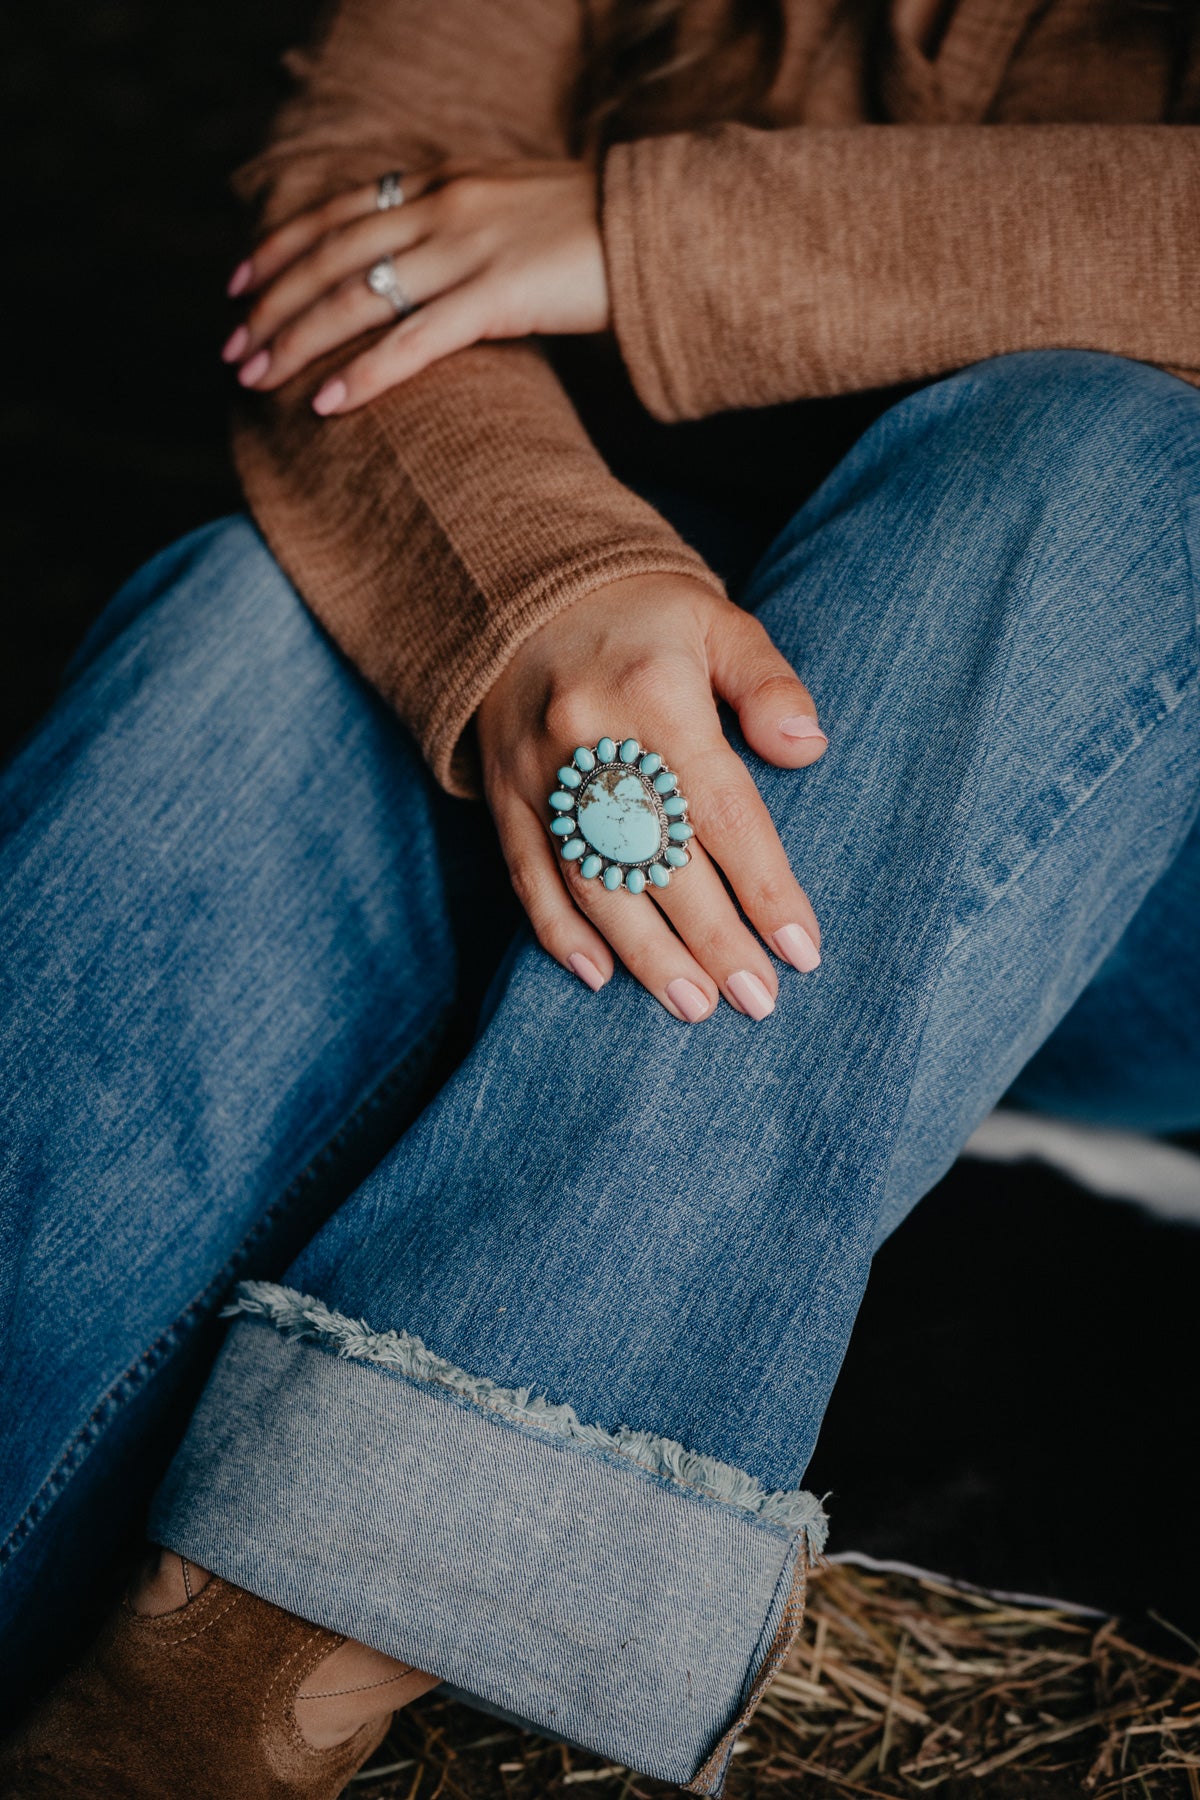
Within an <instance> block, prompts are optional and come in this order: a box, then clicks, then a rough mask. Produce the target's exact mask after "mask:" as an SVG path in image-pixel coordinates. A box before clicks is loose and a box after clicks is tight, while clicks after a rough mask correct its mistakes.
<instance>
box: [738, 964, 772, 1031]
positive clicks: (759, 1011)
mask: <svg viewBox="0 0 1200 1800" xmlns="http://www.w3.org/2000/svg"><path fill="white" fill-rule="evenodd" d="M726 985H727V986H728V988H729V991H730V993H731V994H732V995H733V997H734V999H735V1000H736V1001H737V1003H738V1005H739V1006H740V1007H741V1009H742V1011H743V1012H745V1013H749V1014H750V1017H751V1018H752V1019H765V1018H766V1017H767V1015H768V1014H769V1013H773V1012H774V1011H775V1002H774V1001H773V1000H772V998H771V990H770V988H769V987H768V986H767V984H766V982H765V981H760V980H759V978H758V976H757V975H754V974H752V973H751V971H750V970H749V969H739V970H738V971H737V973H736V975H731V976H730V977H729V980H728V982H727V984H726Z"/></svg>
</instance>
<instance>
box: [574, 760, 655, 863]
mask: <svg viewBox="0 0 1200 1800" xmlns="http://www.w3.org/2000/svg"><path fill="white" fill-rule="evenodd" d="M576 813H577V816H578V819H579V830H580V834H581V836H583V837H585V838H586V839H587V841H588V843H589V844H590V845H591V846H592V849H593V850H598V851H599V852H600V854H601V856H603V857H606V858H607V859H608V860H609V861H610V862H623V863H640V862H645V861H646V859H647V857H650V856H656V855H657V854H658V846H659V844H660V842H661V841H662V838H661V828H660V825H659V820H658V813H657V811H656V810H655V806H654V802H653V801H652V800H651V798H650V796H649V794H648V793H647V792H646V787H645V783H644V782H643V781H642V778H641V776H640V775H635V774H634V772H633V770H632V769H626V768H624V767H623V766H622V765H621V764H619V763H618V764H617V765H616V766H615V767H614V768H611V769H601V770H600V771H599V772H598V774H596V775H594V776H593V777H592V779H591V781H589V782H587V783H586V785H585V786H584V788H583V790H582V792H581V793H580V795H579V800H578V804H577V807H576Z"/></svg>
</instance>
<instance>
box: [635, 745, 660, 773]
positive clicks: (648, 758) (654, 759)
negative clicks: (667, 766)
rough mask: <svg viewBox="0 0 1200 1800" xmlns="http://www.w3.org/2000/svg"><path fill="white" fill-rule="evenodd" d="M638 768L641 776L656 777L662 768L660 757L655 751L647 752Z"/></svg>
mask: <svg viewBox="0 0 1200 1800" xmlns="http://www.w3.org/2000/svg"><path fill="white" fill-rule="evenodd" d="M638 768H639V769H640V770H641V771H642V774H643V775H657V774H658V771H659V770H660V769H661V768H662V757H661V756H660V755H659V754H658V751H657V750H647V752H646V754H645V756H643V758H642V760H641V762H640V763H639V764H638Z"/></svg>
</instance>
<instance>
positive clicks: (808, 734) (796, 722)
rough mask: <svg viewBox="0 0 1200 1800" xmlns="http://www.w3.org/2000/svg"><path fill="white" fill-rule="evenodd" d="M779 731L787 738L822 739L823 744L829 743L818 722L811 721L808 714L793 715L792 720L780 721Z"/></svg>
mask: <svg viewBox="0 0 1200 1800" xmlns="http://www.w3.org/2000/svg"><path fill="white" fill-rule="evenodd" d="M779 729H780V731H781V732H782V733H783V735H784V737H785V738H820V739H821V741H822V743H826V744H827V743H828V742H829V739H828V738H827V737H826V736H825V733H824V732H823V731H822V730H821V727H820V726H819V725H818V724H817V721H816V720H815V719H810V718H809V716H808V714H807V713H793V714H792V716H791V718H790V719H780V721H779Z"/></svg>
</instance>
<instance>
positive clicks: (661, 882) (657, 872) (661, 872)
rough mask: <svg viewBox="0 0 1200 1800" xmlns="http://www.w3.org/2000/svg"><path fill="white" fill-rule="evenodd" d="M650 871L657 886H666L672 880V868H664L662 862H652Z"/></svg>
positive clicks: (651, 877)
mask: <svg viewBox="0 0 1200 1800" xmlns="http://www.w3.org/2000/svg"><path fill="white" fill-rule="evenodd" d="M648 873H649V876H650V879H651V881H652V882H653V883H654V885H655V887H666V886H667V885H668V884H669V882H670V880H671V871H670V869H664V868H663V866H662V864H661V863H651V864H650V868H649V871H648Z"/></svg>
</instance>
